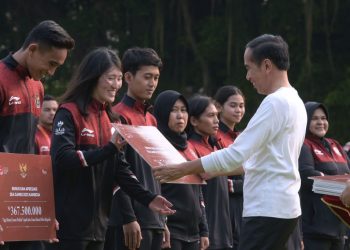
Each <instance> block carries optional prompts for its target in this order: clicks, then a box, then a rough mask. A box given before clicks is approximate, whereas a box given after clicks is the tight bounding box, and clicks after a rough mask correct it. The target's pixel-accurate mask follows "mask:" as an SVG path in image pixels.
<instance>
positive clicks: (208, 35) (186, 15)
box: [0, 0, 350, 143]
mask: <svg viewBox="0 0 350 250" xmlns="http://www.w3.org/2000/svg"><path fill="white" fill-rule="evenodd" d="M1 3H2V7H1V10H0V35H1V36H0V37H1V38H0V56H1V58H2V57H5V56H6V55H7V54H8V53H9V52H11V51H16V50H17V49H18V48H20V46H21V45H22V43H23V41H24V38H25V37H26V35H27V33H28V32H29V31H30V29H31V28H32V27H33V26H34V25H36V24H37V23H39V22H40V21H42V20H45V19H52V20H55V21H56V22H58V23H59V24H61V25H62V26H63V27H64V28H65V29H66V30H67V31H68V32H69V33H70V34H71V35H72V36H73V37H74V39H75V40H76V48H75V49H74V50H73V51H72V52H71V53H70V55H69V57H68V58H67V60H66V63H65V64H64V65H63V66H62V67H61V68H60V69H59V70H58V71H57V73H56V74H55V76H54V77H53V78H52V79H48V80H47V81H46V83H45V89H46V93H48V94H52V95H55V96H59V95H61V94H62V93H63V92H64V90H65V88H66V85H67V83H68V82H69V79H70V77H71V75H72V72H73V71H74V69H75V67H76V66H77V65H78V64H79V62H80V60H81V59H82V58H83V56H84V55H85V54H86V53H87V52H88V51H90V50H91V49H93V48H95V47H99V46H108V47H110V48H113V49H115V50H116V51H118V53H119V55H120V56H122V54H123V52H124V51H125V50H126V49H127V48H129V47H133V46H140V47H152V48H154V49H155V50H156V51H157V52H158V53H159V55H160V56H161V57H162V59H163V62H164V69H163V71H162V73H161V78H160V82H159V86H158V89H157V92H156V94H157V93H159V92H160V91H162V90H165V89H175V90H178V91H180V92H182V93H184V94H185V95H186V96H190V95H191V94H193V93H203V94H208V95H213V94H214V93H215V91H216V89H217V88H219V87H220V86H222V85H225V84H234V85H237V86H238V87H239V88H241V89H242V90H243V92H244V93H245V96H246V102H247V107H246V116H245V119H244V122H243V123H242V124H241V125H240V128H241V129H242V128H244V126H245V125H246V123H247V121H248V120H249V118H250V117H251V116H252V115H253V114H254V112H255V110H256V108H257V106H258V105H259V103H260V101H261V100H262V98H263V96H260V95H258V94H257V93H256V91H255V90H254V89H253V87H252V86H251V84H250V83H248V82H247V81H246V79H245V69H244V65H243V52H244V46H245V44H246V43H247V42H248V41H249V40H251V39H252V38H254V37H256V36H258V35H260V34H263V33H271V34H279V35H281V36H282V37H284V39H285V40H286V41H287V42H288V44H289V47H290V58H291V68H290V71H289V77H290V81H291V83H292V84H293V85H294V87H295V88H297V90H298V91H299V94H300V95H301V97H302V98H303V100H304V101H310V100H313V101H319V102H323V103H325V104H326V105H327V107H328V108H329V112H330V130H329V136H330V137H334V138H336V139H338V140H339V141H340V142H341V143H345V142H346V141H347V140H350V133H349V132H348V127H349V126H350V121H349V120H350V109H349V108H350V97H349V96H350V65H349V62H350V52H349V47H350V32H349V30H348V28H349V26H350V18H349V13H350V0H291V1H281V0H249V1H247V0H201V1H194V0H192V1H190V0H95V1H93V0H80V1H78V0H35V1H34V0H26V1H23V0H2V1H1ZM346 30H348V31H346ZM120 92H121V94H122V93H123V92H125V86H124V87H123V88H122V90H121V91H120ZM121 94H120V96H121ZM156 94H155V96H156Z"/></svg>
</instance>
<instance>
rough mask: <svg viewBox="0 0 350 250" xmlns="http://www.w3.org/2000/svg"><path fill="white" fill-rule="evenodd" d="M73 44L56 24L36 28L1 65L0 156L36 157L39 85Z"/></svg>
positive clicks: (23, 245) (22, 245) (21, 245)
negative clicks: (1, 154) (9, 154)
mask: <svg viewBox="0 0 350 250" xmlns="http://www.w3.org/2000/svg"><path fill="white" fill-rule="evenodd" d="M73 47H74V40H73V39H72V38H71V37H70V35H69V34H68V33H67V32H66V31H65V30H64V29H63V28H62V27H61V26H60V25H58V24H57V23H55V22H54V21H50V20H47V21H43V22H41V23H39V24H38V25H37V26H35V27H34V28H33V29H32V30H31V32H30V33H29V34H28V36H27V38H26V39H25V41H24V43H23V45H22V47H21V48H20V49H19V50H18V51H16V52H15V53H14V54H10V55H8V56H7V57H5V58H4V59H2V60H1V62H0V152H7V153H24V154H34V152H35V142H34V141H35V140H34V137H35V132H36V126H37V123H38V118H39V115H40V112H41V108H42V107H41V104H42V101H43V96H44V88H43V85H42V83H41V81H40V79H42V78H43V77H46V76H52V75H53V74H54V73H55V71H56V69H57V67H58V66H60V65H62V64H63V63H64V61H65V59H66V57H67V53H68V51H69V50H70V49H72V48H73ZM0 249H10V250H12V249H21V250H23V249H26V250H27V249H28V250H29V249H35V250H38V249H41V247H40V242H22V241H21V242H11V243H8V244H6V245H5V246H1V247H0Z"/></svg>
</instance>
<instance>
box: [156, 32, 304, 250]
mask: <svg viewBox="0 0 350 250" xmlns="http://www.w3.org/2000/svg"><path fill="white" fill-rule="evenodd" d="M244 65H245V67H246V69H247V75H246V78H247V80H248V81H250V82H251V83H252V84H253V86H254V87H255V88H256V90H257V92H258V93H260V94H263V95H267V96H266V97H265V99H264V100H263V101H262V103H261V104H260V106H259V108H258V110H257V111H256V113H255V114H254V116H253V117H252V119H251V120H250V121H249V123H248V125H247V127H246V129H245V130H244V131H243V132H242V133H241V134H240V135H239V136H238V137H237V139H236V140H235V143H233V144H231V145H230V146H229V147H227V148H225V149H222V150H219V151H216V152H214V153H212V154H210V155H208V156H204V157H202V158H201V159H199V160H196V161H192V162H186V163H182V164H180V165H173V166H165V167H159V168H157V169H155V170H154V174H155V176H156V178H157V179H158V180H160V181H162V182H165V181H169V180H171V179H177V178H179V177H181V176H183V175H186V174H192V173H202V172H229V171H234V170H237V173H239V172H240V171H238V170H239V169H240V166H242V164H243V167H244V171H245V182H244V187H243V190H244V192H243V196H244V208H243V224H242V231H241V238H240V242H239V249H241V250H243V249H244V250H253V249H266V250H267V249H268V250H283V249H286V247H285V244H286V241H287V240H288V237H289V236H290V234H291V233H292V232H293V230H294V228H295V226H296V224H297V221H298V217H299V216H300V215H301V209H300V199H299V195H298V191H299V188H300V175H299V172H298V157H299V154H300V151H301V147H302V145H303V141H304V137H305V128H306V122H307V118H306V110H305V107H304V104H303V102H302V100H301V99H300V97H299V95H298V93H297V91H296V90H295V89H294V88H293V87H292V86H291V85H290V83H289V80H288V74H287V71H288V69H289V52H288V45H287V43H286V42H285V41H284V40H283V39H282V37H280V36H274V35H267V34H265V35H262V36H259V37H257V38H255V39H253V40H252V41H250V42H249V43H248V44H247V45H246V49H245V53H244Z"/></svg>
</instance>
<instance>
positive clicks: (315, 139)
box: [299, 102, 350, 250]
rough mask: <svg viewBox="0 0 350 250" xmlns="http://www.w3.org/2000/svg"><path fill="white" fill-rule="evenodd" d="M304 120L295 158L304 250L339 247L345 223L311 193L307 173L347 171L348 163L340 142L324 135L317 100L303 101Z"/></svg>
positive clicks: (324, 112) (324, 120)
mask: <svg viewBox="0 0 350 250" xmlns="http://www.w3.org/2000/svg"><path fill="white" fill-rule="evenodd" d="M305 107H306V111H307V115H308V123H307V129H306V138H305V142H304V145H303V147H302V149H301V153H300V158H299V170H300V175H301V180H302V182H301V189H300V199H301V208H302V231H303V241H304V246H305V250H308V249H317V250H323V249H324V250H328V249H332V250H333V249H334V250H337V249H339V250H340V249H343V247H344V246H343V245H344V242H343V240H344V236H345V233H346V231H345V230H346V228H345V225H344V224H343V223H342V222H341V221H340V220H339V219H338V218H337V217H336V216H335V215H334V214H333V213H332V212H331V210H330V209H329V208H328V207H327V206H326V205H325V204H324V203H323V202H322V201H321V198H322V195H320V194H316V193H313V192H312V180H310V179H308V177H310V176H320V175H338V174H348V173H350V170H349V162H348V158H347V156H346V153H345V152H344V151H343V149H342V147H341V145H340V144H339V143H338V142H337V141H335V140H333V139H330V138H325V135H326V133H327V130H328V112H327V110H326V108H325V106H324V105H323V104H321V103H317V102H307V103H306V104H305Z"/></svg>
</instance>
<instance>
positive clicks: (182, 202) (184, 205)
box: [154, 90, 209, 250]
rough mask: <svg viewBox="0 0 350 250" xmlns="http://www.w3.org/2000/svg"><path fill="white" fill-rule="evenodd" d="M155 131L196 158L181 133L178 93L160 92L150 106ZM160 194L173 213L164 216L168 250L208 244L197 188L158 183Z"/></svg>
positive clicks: (182, 104) (184, 115) (184, 116)
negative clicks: (154, 122) (151, 107)
mask: <svg viewBox="0 0 350 250" xmlns="http://www.w3.org/2000/svg"><path fill="white" fill-rule="evenodd" d="M154 116H155V117H156V119H157V123H158V129H159V130H160V132H162V133H163V135H164V136H165V137H166V138H167V139H168V140H169V142H170V143H171V144H172V145H173V146H174V147H175V148H176V149H177V150H178V151H179V152H180V153H181V154H182V155H183V156H184V157H185V158H186V159H187V160H194V159H197V158H198V157H197V155H196V152H195V151H194V148H193V146H192V145H191V144H190V143H189V142H188V141H187V135H186V133H185V132H184V130H185V128H186V126H187V121H188V104H187V101H186V99H185V98H184V97H183V96H182V95H181V94H180V93H178V92H176V91H173V90H167V91H164V92H162V93H160V94H159V95H158V97H157V99H156V101H155V104H154ZM162 194H163V195H164V196H165V197H166V198H167V199H168V200H169V201H170V202H171V203H172V204H173V205H174V209H175V210H176V213H175V214H174V215H171V216H169V217H168V220H167V226H168V228H169V231H170V243H171V249H174V250H182V249H187V250H191V249H193V250H197V249H203V250H204V249H206V248H207V247H208V245H209V238H208V225H207V220H206V215H205V208H204V200H203V195H202V191H201V186H200V185H185V184H183V185H181V184H162Z"/></svg>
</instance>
